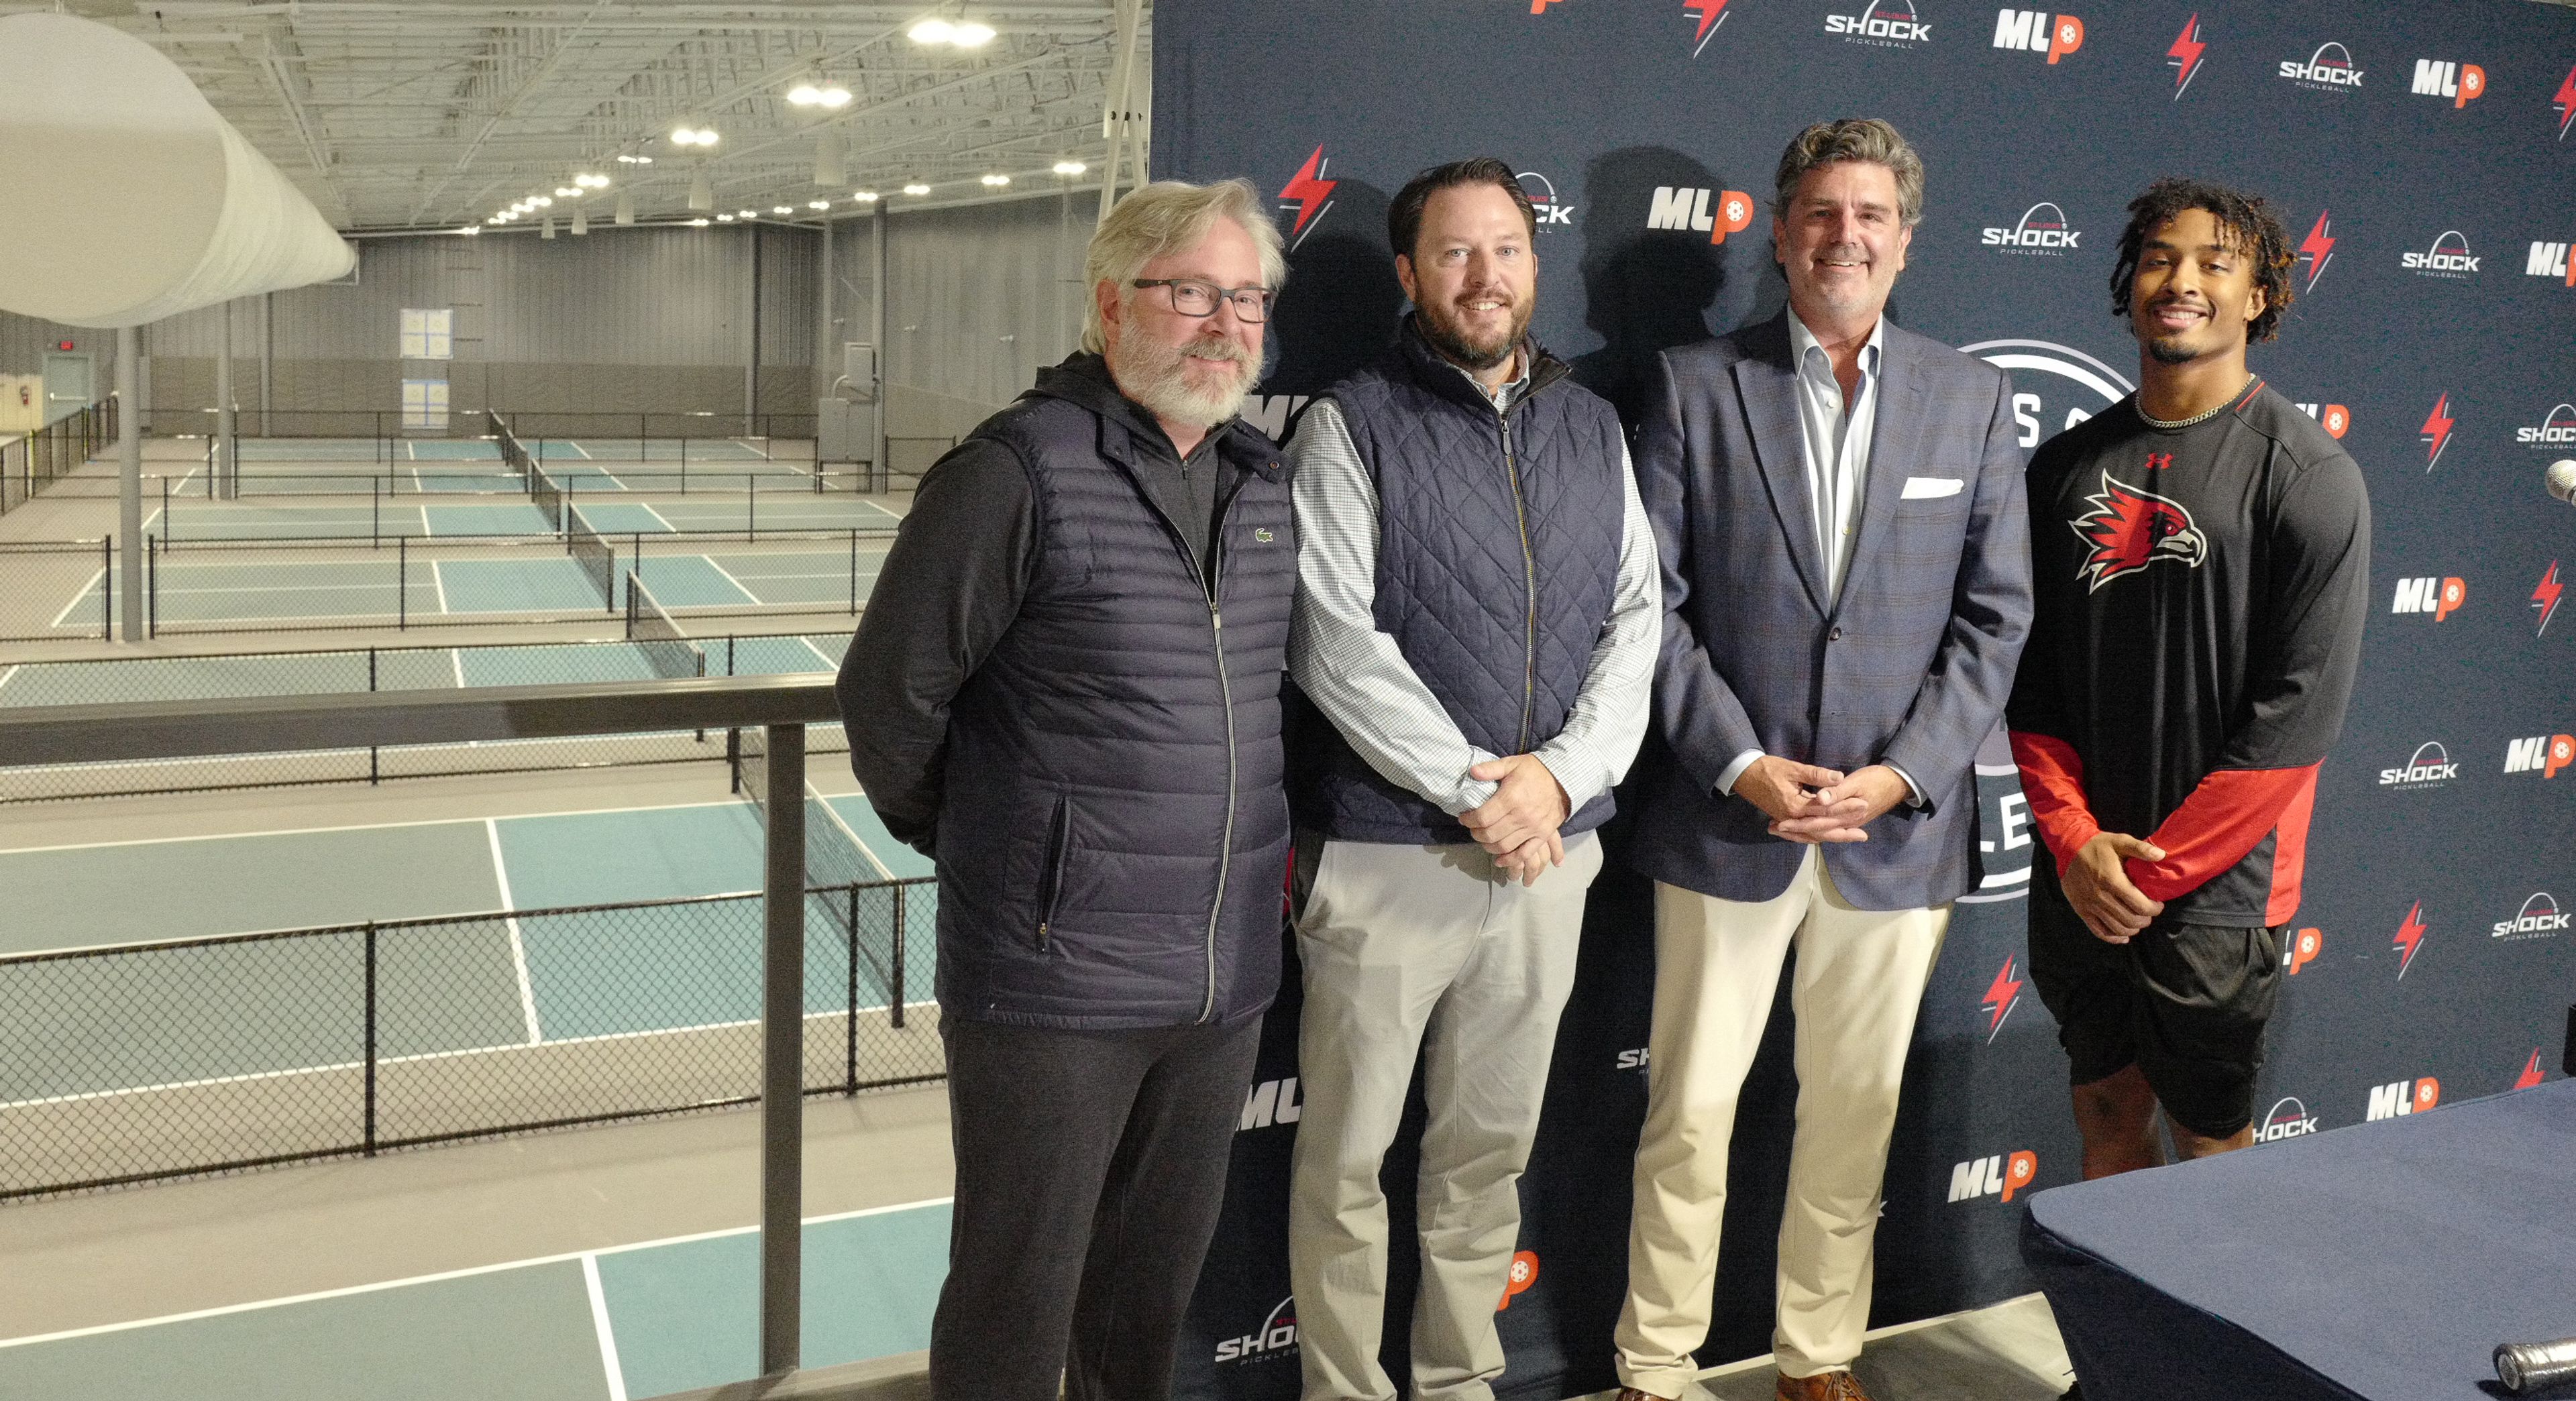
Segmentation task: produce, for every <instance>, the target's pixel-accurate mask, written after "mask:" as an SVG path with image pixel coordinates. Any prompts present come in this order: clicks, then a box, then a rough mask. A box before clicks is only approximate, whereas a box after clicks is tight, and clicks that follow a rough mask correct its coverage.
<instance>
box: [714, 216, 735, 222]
mask: <svg viewBox="0 0 2576 1401" xmlns="http://www.w3.org/2000/svg"><path fill="white" fill-rule="evenodd" d="M716 222H717V223H719V224H730V223H732V222H733V216H732V215H730V214H719V215H717V216H716Z"/></svg>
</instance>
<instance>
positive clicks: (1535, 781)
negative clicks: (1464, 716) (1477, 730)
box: [1458, 754, 1570, 885]
mask: <svg viewBox="0 0 2576 1401" xmlns="http://www.w3.org/2000/svg"><path fill="white" fill-rule="evenodd" d="M1467 776H1468V777H1469V778H1473V779H1478V780H1481V781H1483V782H1486V783H1491V784H1494V785H1496V786H1495V789H1494V796H1492V797H1490V798H1487V799H1486V800H1485V802H1484V805H1483V806H1481V807H1474V808H1469V809H1468V810H1467V811H1465V812H1463V813H1460V814H1459V815H1458V820H1459V821H1460V822H1463V823H1465V824H1467V835H1468V836H1471V837H1474V838H1475V839H1476V845H1478V846H1481V847H1483V848H1484V849H1485V850H1486V851H1487V852H1488V853H1490V854H1491V855H1492V856H1493V858H1494V865H1495V866H1497V867H1498V868H1500V869H1501V870H1502V872H1503V875H1504V877H1505V878H1506V879H1514V880H1518V881H1519V882H1520V883H1521V884H1523V885H1532V884H1535V883H1536V882H1537V880H1538V878H1539V873H1540V872H1542V871H1545V870H1546V869H1547V868H1548V867H1550V866H1561V865H1563V864H1565V839H1564V838H1563V837H1562V836H1560V835H1558V833H1557V830H1556V829H1557V828H1559V827H1562V826H1564V825H1565V819H1566V818H1567V817H1568V816H1569V815H1570V814H1569V813H1568V811H1567V808H1568V803H1567V800H1566V796H1565V786H1564V785H1563V784H1560V783H1558V782H1557V781H1556V775H1555V774H1552V773H1549V772H1548V771H1547V765H1545V764H1543V763H1541V762H1539V758H1538V756H1537V755H1535V754H1509V755H1505V756H1504V757H1502V758H1500V759H1488V760H1486V761H1485V762H1483V763H1481V764H1478V765H1476V766H1475V767H1473V768H1471V769H1469V770H1467Z"/></svg>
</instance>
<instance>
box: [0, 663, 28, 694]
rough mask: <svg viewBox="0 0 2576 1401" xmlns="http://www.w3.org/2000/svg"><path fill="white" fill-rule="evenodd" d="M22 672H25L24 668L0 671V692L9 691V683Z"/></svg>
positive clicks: (14, 667)
mask: <svg viewBox="0 0 2576 1401" xmlns="http://www.w3.org/2000/svg"><path fill="white" fill-rule="evenodd" d="M24 670H26V667H24V666H13V667H11V668H9V669H8V670H6V671H0V691H5V690H7V689H9V683H10V681H11V680H13V679H15V678H16V676H17V675H18V673H19V672H22V671H24Z"/></svg>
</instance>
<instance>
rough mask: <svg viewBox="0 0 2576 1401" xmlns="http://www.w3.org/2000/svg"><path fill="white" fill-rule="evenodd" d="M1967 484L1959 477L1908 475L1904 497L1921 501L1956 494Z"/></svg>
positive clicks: (1908, 499)
mask: <svg viewBox="0 0 2576 1401" xmlns="http://www.w3.org/2000/svg"><path fill="white" fill-rule="evenodd" d="M1965 485H1967V483H1965V482H1963V481H1961V480H1959V479H1958V478H1957V477H1907V478H1906V479H1905V495H1904V497H1903V498H1902V499H1904V500H1907V501H1921V500H1925V499H1927V498H1929V497H1934V496H1956V495H1958V494H1959V488H1960V487H1962V486H1965Z"/></svg>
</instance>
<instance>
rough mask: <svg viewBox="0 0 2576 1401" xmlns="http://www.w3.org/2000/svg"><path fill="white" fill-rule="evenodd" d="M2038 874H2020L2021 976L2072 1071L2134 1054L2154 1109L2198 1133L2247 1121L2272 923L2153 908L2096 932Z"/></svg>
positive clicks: (2102, 1075) (2092, 1069)
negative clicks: (2024, 959)
mask: <svg viewBox="0 0 2576 1401" xmlns="http://www.w3.org/2000/svg"><path fill="white" fill-rule="evenodd" d="M2043 859H2045V858H2044V857H2043ZM2049 875H2050V873H2049V872H2046V871H2037V872H2033V878H2032V880H2031V892H2030V902H2029V903H2030V980H2031V983H2032V985H2033V986H2034V987H2036V988H2038V990H2039V1000H2040V1001H2041V1002H2043V1003H2045V1004H2046V1005H2047V1007H2048V1011H2049V1015H2051V1016H2053V1017H2055V1018H2057V1040H2058V1044H2059V1045H2062V1046H2064V1047H2065V1048H2066V1055H2067V1059H2068V1060H2069V1061H2070V1062H2071V1070H2072V1072H2073V1074H2072V1079H2073V1082H2074V1083H2075V1084H2078V1085H2090V1084H2092V1083H2094V1082H2095V1081H2097V1080H2106V1079H2108V1078H2110V1077H2111V1076H2113V1075H2116V1074H2118V1073H2119V1072H2121V1071H2122V1070H2125V1069H2127V1068H2128V1067H2129V1066H2131V1065H2135V1066H2136V1067H2138V1071H2139V1073H2140V1074H2142V1075H2144V1076H2145V1077H2146V1080H2147V1086H2148V1088H2150V1089H2152V1090H2154V1091H2155V1093H2156V1100H2157V1102H2158V1103H2160V1104H2162V1105H2163V1106H2164V1110H2165V1116H2166V1117H2167V1118H2168V1119H2171V1120H2172V1121H2173V1122H2174V1123H2176V1124H2179V1125H2181V1126H2182V1127H2184V1128H2186V1129H2189V1130H2191V1131H2192V1132H2193V1133H2196V1134H2199V1135H2200V1136H2201V1137H2203V1138H2227V1137H2230V1136H2232V1135H2234V1134H2235V1133H2236V1131H2237V1130H2239V1129H2242V1128H2244V1127H2245V1126H2246V1125H2247V1124H2248V1123H2250V1122H2252V1121H2253V1117H2254V1075H2255V1072H2257V1071H2259V1070H2261V1069H2262V1068H2263V1028H2264V1025H2265V1024H2266V1023H2268V1022H2270V1021H2271V1019H2272V1008H2273V1006H2274V1005H2275V1004H2276V1003H2277V1002H2278V1001H2279V1000H2280V995H2281V928H2273V929H2264V928H2260V927H2232V926H2225V925H2212V924H2189V923H2184V922H2182V921H2178V920H2164V919H2159V920H2157V921H2156V922H2155V923H2153V924H2150V925H2148V926H2147V927H2146V929H2145V931H2144V932H2142V933H2140V934H2139V935H2138V936H2137V937H2136V938H2134V939H2131V940H2130V941H2129V942H2127V943H2126V944H2110V943H2104V942H2103V941H2102V940H2100V939H2097V938H2095V937H2094V936H2093V931H2092V930H2090V929H2087V928H2085V927H2084V921H2083V920H2081V919H2078V918H2076V915H2075V910H2074V907H2073V906H2070V905H2068V904H2067V903H2066V897H2065V895H2064V894H2063V893H2061V892H2060V891H2059V889H2058V886H2057V882H2056V881H2055V880H2053V879H2049V878H2048V876H2049ZM2286 927H2287V926H2282V928H2286Z"/></svg>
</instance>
